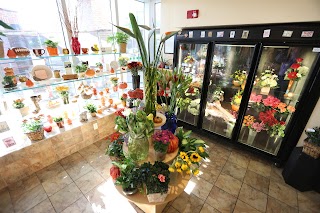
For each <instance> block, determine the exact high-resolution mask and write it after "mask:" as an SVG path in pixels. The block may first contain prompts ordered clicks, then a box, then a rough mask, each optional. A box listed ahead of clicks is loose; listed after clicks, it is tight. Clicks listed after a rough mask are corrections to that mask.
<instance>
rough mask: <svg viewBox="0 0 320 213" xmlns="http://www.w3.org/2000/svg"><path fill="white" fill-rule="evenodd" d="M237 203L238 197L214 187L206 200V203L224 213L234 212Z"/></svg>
mask: <svg viewBox="0 0 320 213" xmlns="http://www.w3.org/2000/svg"><path fill="white" fill-rule="evenodd" d="M236 201H237V198H236V197H234V196H232V195H231V194H229V193H227V192H225V191H223V190H222V189H220V188H218V187H216V186H214V187H213V188H212V190H211V192H210V194H209V196H208V198H207V200H206V203H208V204H209V205H210V206H212V207H213V208H215V209H217V210H218V211H220V212H222V213H230V212H232V211H233V209H234V206H235V205H236Z"/></svg>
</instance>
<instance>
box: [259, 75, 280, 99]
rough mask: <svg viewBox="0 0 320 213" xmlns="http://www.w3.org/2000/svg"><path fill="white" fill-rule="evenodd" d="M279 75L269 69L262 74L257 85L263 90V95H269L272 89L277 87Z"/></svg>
mask: <svg viewBox="0 0 320 213" xmlns="http://www.w3.org/2000/svg"><path fill="white" fill-rule="evenodd" d="M277 81H278V75H276V74H275V73H274V69H268V70H265V71H263V72H262V73H261V75H260V77H259V78H258V81H257V83H256V86H257V87H260V88H261V94H263V95H268V94H269V92H270V89H274V88H276V87H277V85H278V83H277Z"/></svg>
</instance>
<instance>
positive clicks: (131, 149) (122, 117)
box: [115, 109, 154, 161]
mask: <svg viewBox="0 0 320 213" xmlns="http://www.w3.org/2000/svg"><path fill="white" fill-rule="evenodd" d="M116 114H117V115H118V116H117V117H116V121H115V123H116V127H115V128H116V130H118V131H119V132H120V133H121V134H126V133H128V135H127V136H126V138H127V140H125V143H124V146H123V153H124V155H125V156H126V157H127V158H132V159H133V160H134V161H141V160H144V159H146V158H147V157H148V153H149V141H148V138H149V137H150V136H151V135H152V134H153V131H154V124H153V118H151V119H149V118H150V117H147V115H146V113H145V112H144V111H141V110H138V111H137V112H136V113H135V114H134V113H133V112H132V111H131V110H130V109H126V110H124V109H121V110H118V111H117V112H116Z"/></svg>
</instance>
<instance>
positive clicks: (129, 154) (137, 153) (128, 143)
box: [122, 133, 149, 161]
mask: <svg viewBox="0 0 320 213" xmlns="http://www.w3.org/2000/svg"><path fill="white" fill-rule="evenodd" d="M122 149H123V154H124V156H125V157H126V158H131V159H132V160H134V161H143V160H145V159H147V157H148V154H149V140H148V138H147V137H146V136H145V135H143V134H141V135H135V134H131V133H129V134H128V135H127V136H125V140H124V143H123V148H122Z"/></svg>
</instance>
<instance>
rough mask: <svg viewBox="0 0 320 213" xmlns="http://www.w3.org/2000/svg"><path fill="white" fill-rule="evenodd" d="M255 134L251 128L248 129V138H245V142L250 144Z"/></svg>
mask: <svg viewBox="0 0 320 213" xmlns="http://www.w3.org/2000/svg"><path fill="white" fill-rule="evenodd" d="M256 136H257V132H256V131H254V130H252V129H249V135H248V140H247V144H248V145H252V143H253V141H254V139H255V138H256Z"/></svg>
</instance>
